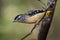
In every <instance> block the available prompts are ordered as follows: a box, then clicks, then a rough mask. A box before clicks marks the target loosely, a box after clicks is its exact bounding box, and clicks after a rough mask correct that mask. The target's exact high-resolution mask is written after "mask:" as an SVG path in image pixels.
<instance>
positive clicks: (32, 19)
mask: <svg viewBox="0 0 60 40" xmlns="http://www.w3.org/2000/svg"><path fill="white" fill-rule="evenodd" d="M44 14H45V12H43V13H38V14H35V15H33V16H30V17H28V18H27V22H28V23H35V22H36V21H37V20H39V19H40V20H41V19H42V17H43V16H44Z"/></svg>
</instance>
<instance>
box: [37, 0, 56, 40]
mask: <svg viewBox="0 0 60 40" xmlns="http://www.w3.org/2000/svg"><path fill="white" fill-rule="evenodd" d="M56 3H57V0H48V3H47V8H48V9H50V10H51V11H52V12H51V13H50V14H49V15H46V16H45V17H44V19H43V20H42V24H41V28H40V30H39V34H38V40H46V38H47V35H48V31H49V28H50V25H51V22H52V19H53V15H54V11H55V7H56Z"/></svg>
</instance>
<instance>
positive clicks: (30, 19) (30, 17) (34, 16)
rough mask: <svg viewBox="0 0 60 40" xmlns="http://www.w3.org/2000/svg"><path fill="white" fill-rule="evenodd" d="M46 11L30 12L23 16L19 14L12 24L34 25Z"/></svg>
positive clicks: (48, 11)
mask: <svg viewBox="0 0 60 40" xmlns="http://www.w3.org/2000/svg"><path fill="white" fill-rule="evenodd" d="M45 12H46V10H42V9H40V10H30V11H29V12H28V13H25V14H19V15H17V16H16V17H15V18H14V21H13V22H18V23H28V24H34V23H36V22H37V21H38V20H41V19H42V18H43V16H44V15H45ZM50 12H51V11H50V10H47V12H46V15H48V14H49V13H50Z"/></svg>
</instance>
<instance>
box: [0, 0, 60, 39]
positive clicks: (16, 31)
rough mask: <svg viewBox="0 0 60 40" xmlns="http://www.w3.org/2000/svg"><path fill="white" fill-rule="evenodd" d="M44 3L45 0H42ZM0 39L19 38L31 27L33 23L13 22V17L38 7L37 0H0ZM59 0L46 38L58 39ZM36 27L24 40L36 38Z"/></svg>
mask: <svg viewBox="0 0 60 40" xmlns="http://www.w3.org/2000/svg"><path fill="white" fill-rule="evenodd" d="M43 2H44V3H46V2H47V0H46V1H45V0H43ZM0 4H1V5H0V9H1V10H0V40H20V39H21V38H22V37H24V36H25V35H26V34H27V33H29V32H30V30H31V29H32V28H33V25H34V24H23V23H13V20H14V17H15V16H16V15H18V14H20V13H25V12H27V11H28V10H33V9H40V8H42V7H41V3H40V2H38V1H37V0H0ZM59 4H60V0H57V5H56V10H55V14H54V17H53V21H52V24H51V28H50V31H49V34H48V37H47V40H60V16H59V15H60V14H59V13H60V12H59V11H60V5H59ZM38 28H39V27H37V28H36V29H35V30H34V32H33V33H32V34H31V35H30V36H29V37H28V38H27V39H25V40H36V39H37V35H38Z"/></svg>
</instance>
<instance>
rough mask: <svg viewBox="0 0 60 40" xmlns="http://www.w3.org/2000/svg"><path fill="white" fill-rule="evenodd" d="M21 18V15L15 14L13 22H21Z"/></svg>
mask: <svg viewBox="0 0 60 40" xmlns="http://www.w3.org/2000/svg"><path fill="white" fill-rule="evenodd" d="M21 20H22V15H21V14H20V15H17V16H16V17H15V18H14V21H13V22H21Z"/></svg>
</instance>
